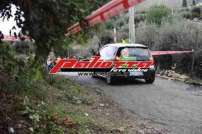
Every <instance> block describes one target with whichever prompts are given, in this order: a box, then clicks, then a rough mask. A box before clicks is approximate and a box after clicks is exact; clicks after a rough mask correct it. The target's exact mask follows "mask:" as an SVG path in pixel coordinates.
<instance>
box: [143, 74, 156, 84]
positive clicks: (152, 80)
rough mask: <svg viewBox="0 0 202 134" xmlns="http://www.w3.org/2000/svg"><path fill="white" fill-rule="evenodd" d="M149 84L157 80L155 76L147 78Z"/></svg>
mask: <svg viewBox="0 0 202 134" xmlns="http://www.w3.org/2000/svg"><path fill="white" fill-rule="evenodd" d="M145 81H146V83H147V84H153V83H154V81H155V76H151V77H148V78H146V79H145Z"/></svg>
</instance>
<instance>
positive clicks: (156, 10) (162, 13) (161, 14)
mask: <svg viewBox="0 0 202 134" xmlns="http://www.w3.org/2000/svg"><path fill="white" fill-rule="evenodd" d="M170 13H171V10H170V9H169V8H167V7H166V6H164V5H161V6H153V7H151V8H150V10H149V11H148V12H147V15H146V21H147V22H149V23H155V24H158V25H161V22H162V20H163V19H164V18H166V17H168V16H169V15H170Z"/></svg>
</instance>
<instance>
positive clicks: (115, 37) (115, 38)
mask: <svg viewBox="0 0 202 134" xmlns="http://www.w3.org/2000/svg"><path fill="white" fill-rule="evenodd" d="M116 42H117V32H116V27H114V43H116Z"/></svg>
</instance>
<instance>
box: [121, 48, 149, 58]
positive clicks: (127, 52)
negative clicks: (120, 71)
mask: <svg viewBox="0 0 202 134" xmlns="http://www.w3.org/2000/svg"><path fill="white" fill-rule="evenodd" d="M118 56H119V57H120V59H121V60H134V61H146V60H149V58H150V53H149V50H148V49H147V48H135V47H127V48H120V50H119V52H118Z"/></svg>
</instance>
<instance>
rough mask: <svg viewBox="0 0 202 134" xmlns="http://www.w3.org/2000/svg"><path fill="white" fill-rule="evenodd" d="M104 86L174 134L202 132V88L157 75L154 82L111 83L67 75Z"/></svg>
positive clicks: (128, 106)
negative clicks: (110, 84) (111, 84)
mask: <svg viewBox="0 0 202 134" xmlns="http://www.w3.org/2000/svg"><path fill="white" fill-rule="evenodd" d="M65 76H66V77H69V78H71V79H74V80H75V81H77V82H79V83H81V84H84V85H88V86H92V87H95V88H100V89H102V90H103V91H104V92H105V94H106V95H108V96H111V97H112V99H113V100H114V101H115V102H117V103H119V104H120V105H121V106H122V108H124V109H127V110H129V111H131V112H132V113H134V114H135V115H138V116H139V117H140V118H143V119H149V120H152V121H154V122H156V123H158V124H161V125H162V126H164V127H165V128H168V129H169V131H170V132H171V133H172V134H202V87H196V86H191V85H188V84H184V83H182V82H176V81H172V80H166V79H161V78H156V81H155V83H154V84H145V83H144V82H143V81H139V80H138V81H123V80H119V81H118V84H117V85H113V86H109V85H107V84H106V83H105V81H104V80H101V79H94V78H91V77H90V76H83V77H81V76H80V77H79V76H77V75H72V74H69V75H65Z"/></svg>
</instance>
